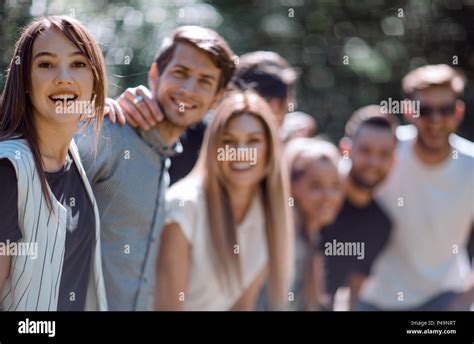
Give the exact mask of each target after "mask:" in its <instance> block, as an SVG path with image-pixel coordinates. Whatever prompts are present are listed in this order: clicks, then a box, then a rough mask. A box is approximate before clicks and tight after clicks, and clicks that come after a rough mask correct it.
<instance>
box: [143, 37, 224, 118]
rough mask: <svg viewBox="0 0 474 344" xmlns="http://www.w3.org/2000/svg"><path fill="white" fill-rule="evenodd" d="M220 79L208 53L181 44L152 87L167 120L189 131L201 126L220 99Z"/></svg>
mask: <svg viewBox="0 0 474 344" xmlns="http://www.w3.org/2000/svg"><path fill="white" fill-rule="evenodd" d="M220 75H221V70H220V69H219V68H218V67H217V66H216V65H215V64H214V62H213V61H212V59H211V58H210V57H209V56H208V55H207V54H206V53H205V52H203V51H200V50H199V49H197V48H195V47H193V46H192V45H190V44H186V43H178V44H177V45H176V48H175V51H174V53H173V57H172V59H171V61H170V62H169V63H168V65H167V66H166V68H165V70H163V71H162V72H161V73H160V75H159V76H158V77H157V78H156V83H155V82H154V80H153V79H151V80H150V83H151V85H150V87H151V89H152V91H153V92H154V93H155V97H156V98H157V99H158V101H159V103H160V105H161V106H162V108H163V110H164V112H165V117H166V119H167V120H168V121H169V122H171V123H172V124H173V125H175V126H178V127H188V126H190V125H192V124H195V123H197V122H199V121H200V120H201V119H202V118H203V117H204V115H205V114H206V113H207V112H208V111H209V110H210V109H211V107H212V106H213V105H214V104H215V102H216V101H217V100H218V99H219V95H220V93H218V92H217V87H218V84H219V77H220ZM156 84H157V85H158V86H157V87H156V86H155V85H156Z"/></svg>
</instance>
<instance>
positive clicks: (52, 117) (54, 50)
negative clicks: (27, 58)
mask: <svg viewBox="0 0 474 344" xmlns="http://www.w3.org/2000/svg"><path fill="white" fill-rule="evenodd" d="M30 80H31V81H30V89H29V93H30V100H31V103H32V104H33V108H34V112H35V116H38V117H37V118H41V119H42V120H47V121H54V122H59V123H68V122H77V121H78V120H79V119H80V115H81V112H77V111H76V110H77V109H78V106H77V105H78V104H79V103H77V101H83V102H90V101H91V99H92V90H93V85H94V78H93V74H92V69H91V67H90V64H89V62H88V59H87V57H86V56H85V55H84V54H83V53H81V51H80V50H79V49H78V48H77V47H76V46H75V45H74V43H72V42H71V41H70V40H69V39H68V38H67V37H66V36H65V35H64V34H63V33H62V32H61V31H59V30H58V29H56V28H54V27H50V28H48V29H46V30H45V31H43V33H42V34H40V35H38V37H37V38H36V40H35V42H34V44H33V53H32V61H31V79H30ZM72 100H74V101H76V103H75V105H76V106H74V107H72V106H70V105H71V103H70V101H72ZM82 104H84V105H85V104H86V103H82ZM89 104H90V103H89ZM68 109H70V110H72V109H74V110H73V111H72V112H71V111H68ZM61 110H66V111H62V112H61Z"/></svg>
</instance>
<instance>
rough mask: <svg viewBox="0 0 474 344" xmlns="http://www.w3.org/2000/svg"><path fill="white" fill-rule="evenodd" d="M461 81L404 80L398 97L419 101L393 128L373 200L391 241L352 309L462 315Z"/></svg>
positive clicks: (448, 77)
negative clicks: (403, 123)
mask: <svg viewBox="0 0 474 344" xmlns="http://www.w3.org/2000/svg"><path fill="white" fill-rule="evenodd" d="M464 84H465V80H464V78H463V76H462V75H461V74H460V73H459V72H458V71H456V70H455V69H454V68H452V67H450V66H447V65H428V66H424V67H420V68H418V69H415V70H413V71H411V72H410V73H408V74H407V75H406V76H405V78H404V79H403V82H402V85H403V90H404V92H405V93H406V94H407V96H408V97H409V98H410V99H411V100H412V101H417V102H419V105H420V106H419V109H420V110H419V113H413V112H407V113H405V114H404V115H405V118H406V119H407V120H408V121H409V122H410V123H412V126H411V127H407V128H403V127H402V128H401V130H399V135H398V138H399V140H400V142H399V144H398V146H397V157H396V160H397V162H396V165H395V166H394V168H393V169H392V171H391V173H390V175H389V177H388V178H387V179H386V181H385V183H384V184H383V185H382V186H381V188H380V189H379V191H378V195H377V199H378V200H379V201H380V203H381V205H382V206H383V207H384V208H385V209H386V210H387V213H388V214H389V216H390V217H391V218H392V221H393V231H392V234H391V235H392V236H391V238H390V240H389V243H388V245H387V247H386V249H385V251H384V252H383V253H382V254H381V256H380V257H379V258H378V259H377V261H376V262H375V266H374V269H373V272H374V273H373V275H372V277H371V278H370V279H369V280H368V281H367V283H366V284H365V285H364V286H363V288H362V291H361V297H360V299H361V302H360V303H359V305H358V306H357V309H358V310H419V311H435V310H438V311H440V310H468V309H469V306H470V305H471V304H472V303H473V302H474V274H473V273H472V269H471V262H470V261H469V258H468V254H467V249H466V248H467V242H468V238H469V235H470V233H471V228H472V224H473V219H474V149H473V143H472V142H470V141H468V140H465V139H462V138H460V137H459V136H454V132H455V131H456V130H457V128H458V126H459V124H460V122H461V120H462V118H463V115H464V103H463V101H462V100H461V99H460V97H461V96H462V93H463V90H464Z"/></svg>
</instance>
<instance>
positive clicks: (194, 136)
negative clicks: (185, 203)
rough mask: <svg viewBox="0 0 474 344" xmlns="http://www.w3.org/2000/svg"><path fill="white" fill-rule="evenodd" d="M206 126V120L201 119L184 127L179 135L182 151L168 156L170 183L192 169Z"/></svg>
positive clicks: (184, 175) (181, 177)
mask: <svg viewBox="0 0 474 344" xmlns="http://www.w3.org/2000/svg"><path fill="white" fill-rule="evenodd" d="M206 127H207V121H205V120H203V121H201V122H199V123H197V124H195V125H193V126H191V127H189V128H188V129H186V131H185V132H184V134H183V135H182V136H181V137H180V141H181V145H182V146H183V152H182V153H181V154H177V155H175V156H172V157H171V158H170V160H171V166H170V168H169V170H168V173H169V175H170V185H173V184H174V183H176V182H177V181H179V180H181V179H183V178H184V177H186V176H187V175H188V173H189V172H191V170H192V169H193V167H194V165H195V164H196V162H197V160H198V157H199V152H200V151H201V146H202V141H203V139H204V132H205V131H206Z"/></svg>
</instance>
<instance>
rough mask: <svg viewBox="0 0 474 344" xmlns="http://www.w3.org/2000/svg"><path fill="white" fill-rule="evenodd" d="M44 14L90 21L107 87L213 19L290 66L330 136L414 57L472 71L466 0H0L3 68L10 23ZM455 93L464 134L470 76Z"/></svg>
mask: <svg viewBox="0 0 474 344" xmlns="http://www.w3.org/2000/svg"><path fill="white" fill-rule="evenodd" d="M48 14H67V15H70V16H73V17H76V18H77V19H79V20H81V21H82V22H84V23H85V24H86V26H87V27H88V28H89V29H90V30H91V31H92V33H93V34H94V35H95V37H96V38H97V40H98V41H99V42H100V44H101V46H102V49H103V51H104V55H105V58H106V62H107V68H108V76H109V84H110V96H116V95H118V94H120V93H121V92H122V91H123V90H124V89H126V88H127V87H130V86H136V85H139V84H145V83H146V76H147V68H148V67H149V65H150V63H151V62H152V60H153V57H154V55H155V53H156V51H157V49H158V47H159V45H160V43H161V41H162V39H163V37H165V36H166V35H167V34H168V33H169V32H170V31H171V30H173V29H174V28H175V27H177V26H180V25H186V24H198V25H203V26H208V27H211V28H214V29H216V30H217V31H218V32H219V33H221V35H222V36H224V38H226V39H227V40H228V42H229V43H230V45H231V47H232V49H233V50H234V52H235V53H236V54H242V53H245V52H249V51H252V50H274V51H276V52H278V53H280V54H281V55H282V56H284V57H285V58H286V59H287V60H288V61H289V62H290V63H291V64H292V65H294V66H295V67H297V68H298V69H299V70H300V73H301V77H300V79H299V81H298V84H297V93H298V96H297V109H298V110H301V111H305V112H308V113H310V114H311V115H313V116H314V117H315V118H316V119H317V121H318V126H319V132H320V133H325V134H327V135H328V136H329V137H330V138H332V139H333V140H338V139H339V138H340V137H341V136H342V134H343V129H344V124H345V122H346V120H347V118H348V117H349V116H350V114H351V113H352V111H354V110H355V109H356V108H358V107H360V106H363V105H366V104H370V103H379V102H380V101H381V100H384V99H388V98H389V97H391V98H392V99H401V97H402V94H401V89H400V80H401V78H402V77H403V75H405V74H406V72H407V71H409V70H410V69H412V68H414V67H417V66H420V65H423V64H425V63H447V64H451V65H454V66H458V67H460V68H461V69H463V70H464V71H465V73H466V74H467V77H468V80H470V81H472V80H474V48H473V42H474V23H473V21H474V0H436V1H435V0H433V1H431V0H406V1H382V0H352V1H329V0H324V1H319V0H312V1H310V0H254V1H244V0H239V1H228V0H216V1H199V0H154V1H153V0H141V1H139V0H136V1H134V0H130V1H105V0H33V1H31V0H0V17H1V23H0V46H1V48H2V49H1V51H0V68H1V69H2V71H3V72H4V71H5V70H6V68H7V66H8V64H9V61H10V59H11V58H12V53H13V46H14V43H15V41H16V39H17V37H18V33H19V29H20V28H21V27H22V26H23V25H25V24H26V23H28V22H29V21H30V20H31V18H33V17H38V16H43V15H48ZM4 81H5V75H4V73H2V75H1V76H0V87H2V88H3V85H4ZM464 100H465V102H466V105H467V112H466V118H465V120H464V123H463V125H462V127H461V128H460V133H461V135H462V136H464V137H467V138H469V139H471V140H473V139H474V118H473V117H474V110H473V107H474V86H473V85H472V82H468V85H467V89H466V94H465V97H464Z"/></svg>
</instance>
